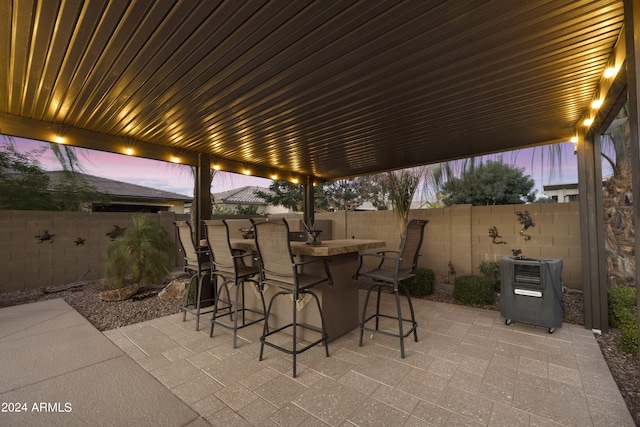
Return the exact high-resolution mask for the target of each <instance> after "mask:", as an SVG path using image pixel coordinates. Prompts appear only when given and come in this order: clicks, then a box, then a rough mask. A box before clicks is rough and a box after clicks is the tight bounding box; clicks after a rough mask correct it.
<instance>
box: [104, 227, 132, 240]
mask: <svg viewBox="0 0 640 427" xmlns="http://www.w3.org/2000/svg"><path fill="white" fill-rule="evenodd" d="M126 229H127V227H123V228H121V227H119V226H117V225H114V226H113V230H111V231H110V232H108V233H106V234H105V236H109V238H110V239H111V240H116V239H117V238H118V237H120V236H122V235H123V234H124V232H125V231H126Z"/></svg>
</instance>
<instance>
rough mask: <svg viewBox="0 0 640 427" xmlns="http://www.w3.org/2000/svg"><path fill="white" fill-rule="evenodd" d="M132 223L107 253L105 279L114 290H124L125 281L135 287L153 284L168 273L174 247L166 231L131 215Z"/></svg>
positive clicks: (156, 224)
mask: <svg viewBox="0 0 640 427" xmlns="http://www.w3.org/2000/svg"><path fill="white" fill-rule="evenodd" d="M132 220H133V227H129V228H127V231H126V232H125V233H124V234H123V235H122V236H120V237H118V238H116V239H115V240H114V241H113V242H112V243H111V246H109V248H108V249H107V260H106V263H105V275H106V277H107V279H109V281H110V282H111V283H113V284H114V285H115V286H117V287H124V286H125V285H127V284H128V281H129V279H130V280H131V282H132V284H133V285H134V286H138V287H139V286H142V285H148V284H151V283H156V282H158V281H161V280H162V279H164V277H165V276H166V275H167V273H168V272H169V269H168V267H167V266H168V265H170V260H171V254H172V251H173V247H174V245H173V241H172V240H171V237H170V236H169V233H168V232H167V230H165V229H164V228H163V227H162V226H161V225H160V224H158V223H156V222H152V221H149V219H148V218H147V217H146V216H144V215H134V216H133V217H132Z"/></svg>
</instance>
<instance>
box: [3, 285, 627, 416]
mask: <svg viewBox="0 0 640 427" xmlns="http://www.w3.org/2000/svg"><path fill="white" fill-rule="evenodd" d="M383 298H384V302H383V306H388V304H390V302H391V295H388V294H385V295H383ZM360 299H361V301H362V300H363V298H362V295H361V298H360ZM414 303H415V308H416V315H417V317H418V324H419V326H418V332H419V338H420V341H419V342H417V343H416V342H413V340H411V339H409V340H407V342H406V346H407V357H406V358H405V359H401V358H400V351H399V348H398V344H397V341H396V340H394V339H392V338H390V337H385V336H383V335H379V334H377V335H375V336H374V337H373V338H372V337H371V335H370V334H367V336H366V337H365V342H364V345H363V346H362V347H359V346H358V332H357V330H354V331H352V332H350V333H348V334H346V335H344V336H342V337H340V338H338V339H336V340H334V341H332V342H331V343H330V344H329V351H330V355H331V356H330V357H329V358H327V357H325V355H324V351H323V349H322V348H321V347H316V348H313V349H311V350H309V351H308V352H306V353H304V354H303V355H301V356H299V361H298V363H299V365H298V378H296V379H293V378H291V358H290V356H287V355H285V354H283V353H281V352H279V351H276V350H273V349H268V348H267V349H265V357H264V360H263V361H262V362H260V361H258V354H259V347H260V344H259V339H258V337H259V335H260V333H261V325H260V324H258V325H253V326H250V327H248V328H245V329H243V330H241V331H240V332H239V337H238V348H237V349H235V350H234V349H233V348H232V346H231V344H232V338H231V334H230V333H229V331H227V330H225V329H224V328H216V330H215V334H214V337H213V338H209V321H208V319H206V321H203V322H202V323H201V330H200V331H199V332H196V331H195V330H194V329H195V320H194V317H193V316H187V321H186V322H182V315H180V314H177V315H172V316H167V317H163V318H160V319H155V320H152V321H148V322H144V323H139V324H135V325H130V326H126V327H123V328H119V329H115V330H111V331H107V332H105V333H104V334H101V333H100V332H98V331H97V330H95V329H94V328H93V327H91V326H90V325H89V324H88V322H87V321H86V320H85V319H84V318H82V317H81V316H80V315H79V314H78V313H76V312H75V311H74V310H73V309H71V308H70V307H69V306H68V305H67V304H66V303H64V302H63V301H61V300H56V301H46V302H40V303H35V304H28V305H25V306H18V307H8V308H3V309H0V360H1V361H2V363H1V364H0V375H1V377H2V378H3V380H2V382H1V383H0V397H1V399H0V400H1V401H2V402H3V405H5V404H7V403H10V402H13V403H18V402H27V403H28V404H29V405H32V404H33V403H34V402H45V403H46V402H48V403H55V402H60V403H61V407H62V409H63V410H64V404H65V403H67V402H68V403H70V404H71V409H72V410H71V411H70V412H35V411H32V410H31V409H32V408H31V406H29V408H28V411H27V412H26V413H0V425H30V426H32V425H67V426H68V425H150V426H151V425H154V426H155V425H176V426H185V425H189V426H196V425H207V424H210V425H214V426H218V425H220V426H222V425H224V426H229V425H237V426H244V425H246V426H250V425H256V426H295V425H304V426H308V425H312V426H313V425H318V426H321V425H331V426H400V425H404V426H422V425H425V426H431V425H432V426H457V425H465V426H559V425H566V426H592V425H593V426H613V425H615V426H633V425H634V423H633V420H632V418H631V416H630V414H629V411H628V410H627V407H626V405H625V403H624V401H623V399H622V397H621V395H620V392H619V390H618V388H617V386H616V384H615V382H614V380H613V378H612V376H611V374H610V372H609V369H608V367H607V364H606V362H605V361H604V359H603V357H602V354H601V352H600V348H599V346H598V344H597V342H596V340H595V338H594V337H593V334H592V333H591V332H590V331H588V330H586V329H584V328H583V327H582V326H578V325H572V324H564V325H563V327H562V328H560V329H558V330H556V332H555V333H554V334H551V335H549V334H547V333H546V329H545V328H539V327H534V326H529V325H523V324H519V323H513V324H511V325H509V326H507V325H505V324H504V320H503V319H502V318H501V316H500V314H499V313H497V312H493V311H488V310H482V309H475V308H469V307H463V306H456V305H450V304H444V303H438V302H433V301H426V300H419V299H416V300H415V301H414ZM105 336H106V338H108V339H109V340H110V341H109V340H107V339H106V338H105ZM134 361H135V362H134ZM136 362H137V363H136Z"/></svg>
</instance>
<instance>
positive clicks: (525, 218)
mask: <svg viewBox="0 0 640 427" xmlns="http://www.w3.org/2000/svg"><path fill="white" fill-rule="evenodd" d="M516 215H518V221H520V224H522V228H521V229H520V235H521V236H524V240H531V236H529V235H528V234H525V231H527V230H528V229H529V228H531V227H533V226H535V224H534V223H533V220H532V219H531V215H529V211H524V212H520V211H516Z"/></svg>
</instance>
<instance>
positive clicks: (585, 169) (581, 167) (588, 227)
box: [577, 129, 609, 333]
mask: <svg viewBox="0 0 640 427" xmlns="http://www.w3.org/2000/svg"><path fill="white" fill-rule="evenodd" d="M600 139H601V135H600V130H599V129H595V130H592V131H591V132H590V133H588V134H586V135H585V134H583V135H581V137H580V142H579V143H578V146H577V154H578V188H579V192H580V199H579V202H580V246H581V253H582V291H583V294H584V325H585V327H586V328H587V329H592V330H600V331H601V332H603V333H604V332H607V331H608V329H609V321H608V316H607V313H608V312H607V266H606V258H605V254H604V245H605V244H604V212H603V208H602V206H603V205H602V160H601V156H600V153H601V150H600V142H601V141H600Z"/></svg>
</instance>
